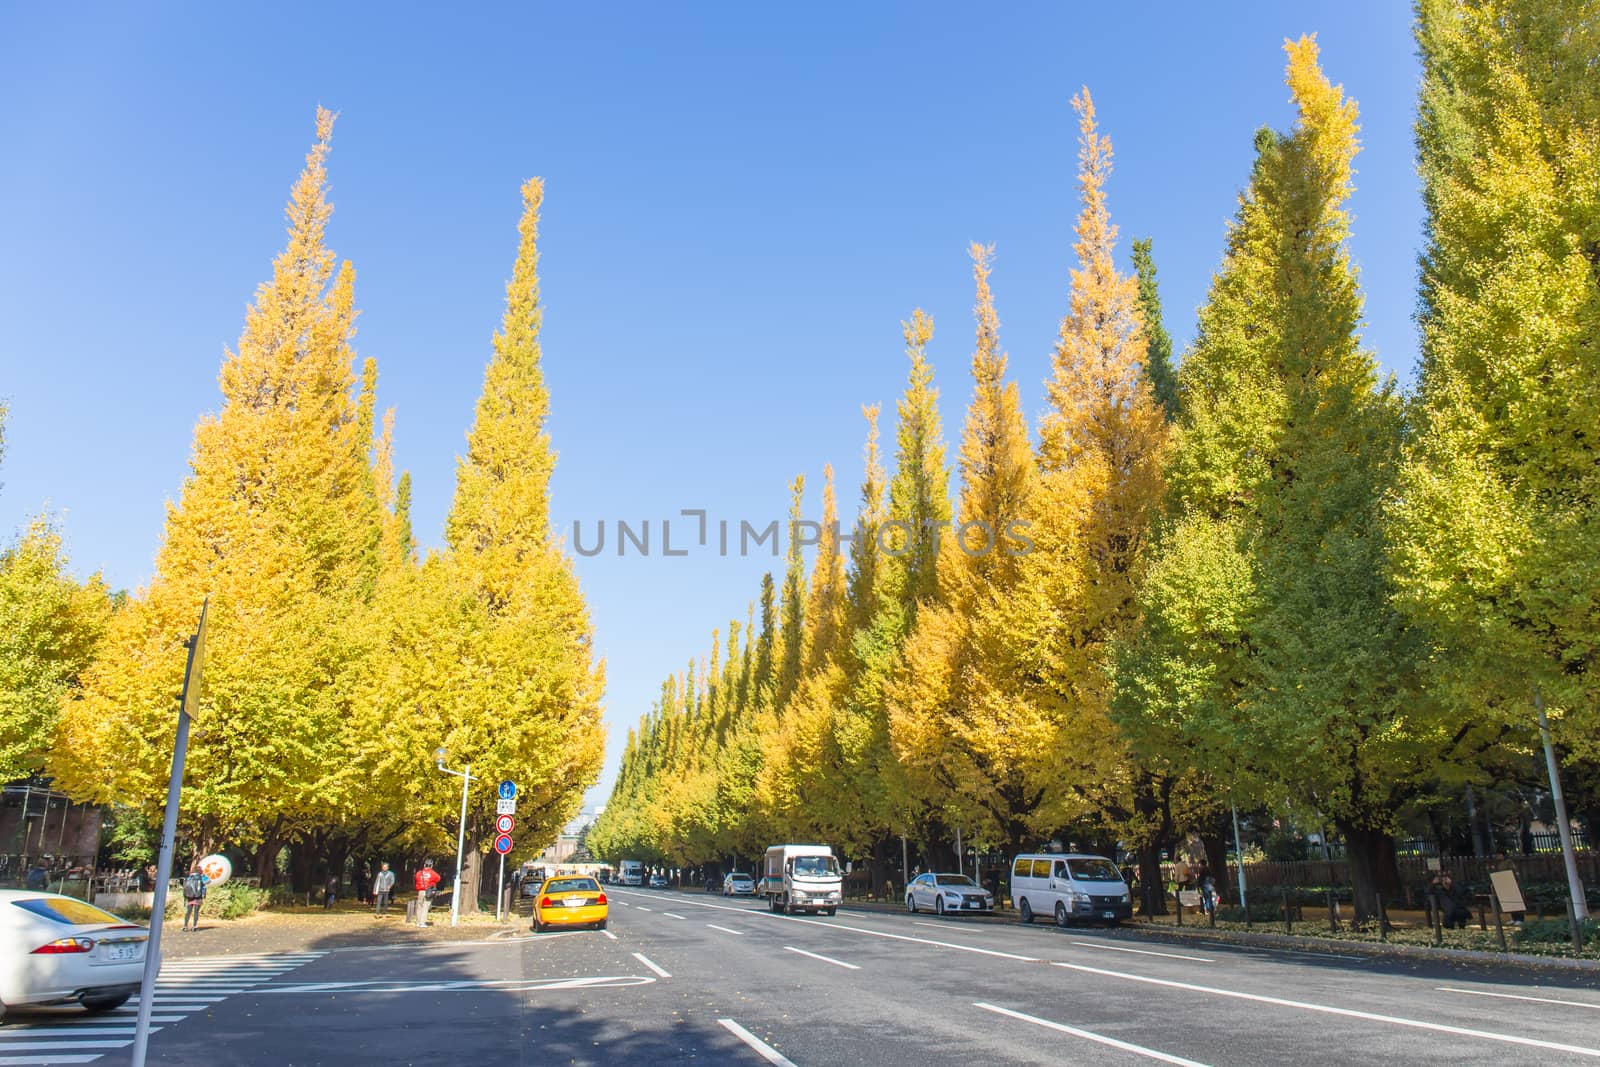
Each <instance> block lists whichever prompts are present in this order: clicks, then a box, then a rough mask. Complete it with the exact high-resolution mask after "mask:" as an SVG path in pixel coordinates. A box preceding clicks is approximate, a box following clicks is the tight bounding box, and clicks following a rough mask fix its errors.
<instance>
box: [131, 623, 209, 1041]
mask: <svg viewBox="0 0 1600 1067" xmlns="http://www.w3.org/2000/svg"><path fill="white" fill-rule="evenodd" d="M208 604H209V598H208V602H207V604H202V605H201V606H200V625H199V626H197V627H195V632H194V636H193V637H191V638H189V640H188V641H187V642H185V643H186V644H187V645H188V646H189V657H188V662H187V663H185V665H184V668H183V694H182V695H181V696H180V697H179V698H178V738H177V740H176V742H174V743H173V746H172V775H171V777H170V778H168V779H167V810H166V813H165V814H164V815H163V817H162V820H161V852H160V854H159V856H158V857H157V859H156V884H155V887H154V888H155V892H154V894H153V897H152V900H151V902H150V940H149V941H147V942H145V949H144V975H143V977H142V978H141V979H140V982H139V1016H138V1019H137V1021H136V1022H135V1024H134V1029H133V1064H132V1067H144V1063H145V1054H146V1052H147V1051H148V1050H149V1047H150V1010H151V1005H152V1004H153V1003H154V1002H155V992H156V974H157V973H158V972H159V971H160V970H161V926H162V919H163V918H164V917H165V915H166V911H167V883H168V882H169V881H171V879H172V854H173V852H174V850H175V847H176V845H177V839H178V795H179V793H180V792H182V790H183V765H184V762H185V761H186V760H187V759H188V755H189V709H190V708H192V707H194V705H195V704H196V703H197V702H198V701H199V699H200V680H201V675H202V673H203V672H204V669H205V651H206V645H205V641H206V607H207V606H208Z"/></svg>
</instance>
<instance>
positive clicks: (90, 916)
mask: <svg viewBox="0 0 1600 1067" xmlns="http://www.w3.org/2000/svg"><path fill="white" fill-rule="evenodd" d="M12 903H13V904H15V905H16V906H17V907H19V908H21V909H22V910H23V911H26V912H31V913H32V914H34V915H37V916H39V917H40V918H43V919H49V920H50V921H52V922H58V923H65V924H66V925H68V926H98V925H100V924H101V923H120V922H122V920H121V919H119V918H117V917H116V916H115V915H113V914H111V913H110V912H109V911H101V910H100V909H99V908H97V907H95V906H94V905H93V904H86V903H84V902H83V901H81V900H73V899H72V898H71V897H34V898H33V899H32V900H14V901H12Z"/></svg>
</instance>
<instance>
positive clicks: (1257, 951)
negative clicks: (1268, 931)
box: [1195, 941, 1370, 963]
mask: <svg viewBox="0 0 1600 1067" xmlns="http://www.w3.org/2000/svg"><path fill="white" fill-rule="evenodd" d="M1195 944H1197V945H1209V946H1210V947H1212V948H1231V949H1233V951H1235V952H1244V953H1249V954H1250V955H1253V956H1272V955H1278V954H1288V955H1291V956H1315V957H1317V958H1318V959H1324V960H1359V961H1360V962H1362V963H1367V962H1370V957H1367V956H1358V955H1356V954H1355V953H1354V952H1312V951H1311V950H1309V949H1304V948H1278V947H1277V946H1276V945H1271V946H1267V947H1264V948H1263V947H1256V946H1254V945H1237V944H1234V943H1233V942H1232V941H1197V942H1195Z"/></svg>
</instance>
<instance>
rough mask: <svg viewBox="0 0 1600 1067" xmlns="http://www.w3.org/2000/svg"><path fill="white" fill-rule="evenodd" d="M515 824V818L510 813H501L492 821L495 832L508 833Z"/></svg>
mask: <svg viewBox="0 0 1600 1067" xmlns="http://www.w3.org/2000/svg"><path fill="white" fill-rule="evenodd" d="M515 825H517V820H516V819H515V818H513V817H512V816H510V815H502V816H500V817H499V818H498V819H496V820H495V821H494V828H495V832H496V833H502V834H509V833H510V832H511V828H512V827H513V826H515Z"/></svg>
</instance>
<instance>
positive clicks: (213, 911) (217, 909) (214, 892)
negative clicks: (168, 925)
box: [167, 882, 267, 919]
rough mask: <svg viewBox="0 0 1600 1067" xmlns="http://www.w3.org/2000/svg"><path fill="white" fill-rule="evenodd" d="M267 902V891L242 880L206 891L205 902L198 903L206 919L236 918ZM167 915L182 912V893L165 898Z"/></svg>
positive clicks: (255, 909)
mask: <svg viewBox="0 0 1600 1067" xmlns="http://www.w3.org/2000/svg"><path fill="white" fill-rule="evenodd" d="M266 903H267V891H266V890H265V889H256V888H255V887H253V886H248V885H245V884H244V883H243V882H226V883H224V884H223V885H219V886H217V887H216V888H215V889H211V890H208V891H207V892H206V899H205V903H204V904H202V905H200V915H201V916H202V917H203V918H207V919H237V918H240V917H242V916H245V915H249V914H250V913H251V912H253V911H260V910H261V909H262V908H263V907H265V906H266ZM167 912H168V914H169V915H182V914H183V894H181V893H173V894H172V895H171V896H169V897H168V898H167Z"/></svg>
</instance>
